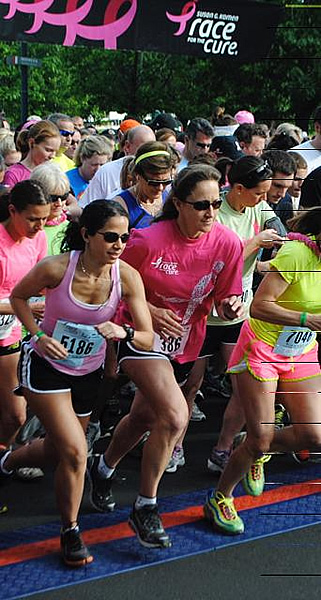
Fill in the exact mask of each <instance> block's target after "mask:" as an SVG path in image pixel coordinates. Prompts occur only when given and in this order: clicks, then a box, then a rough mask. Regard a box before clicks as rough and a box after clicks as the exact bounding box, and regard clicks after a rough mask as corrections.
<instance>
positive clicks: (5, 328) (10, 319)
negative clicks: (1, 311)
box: [0, 298, 18, 340]
mask: <svg viewBox="0 0 321 600" xmlns="http://www.w3.org/2000/svg"><path fill="white" fill-rule="evenodd" d="M7 302H9V298H1V300H0V304H6V303H7ZM17 325H18V320H17V317H16V316H15V315H0V340H5V339H6V338H7V337H9V336H10V334H11V331H12V329H13V327H16V326H17Z"/></svg>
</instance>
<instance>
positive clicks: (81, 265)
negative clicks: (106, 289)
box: [79, 255, 110, 283]
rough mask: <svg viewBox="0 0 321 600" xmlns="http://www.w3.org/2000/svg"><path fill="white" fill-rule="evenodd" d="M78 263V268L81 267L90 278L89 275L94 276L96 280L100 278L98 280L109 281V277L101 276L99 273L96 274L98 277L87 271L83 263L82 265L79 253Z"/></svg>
mask: <svg viewBox="0 0 321 600" xmlns="http://www.w3.org/2000/svg"><path fill="white" fill-rule="evenodd" d="M79 263H80V268H81V270H82V272H83V273H84V274H85V275H87V277H90V278H91V277H94V279H96V280H97V279H100V280H104V281H108V282H109V283H110V277H101V276H100V275H98V277H97V276H96V275H93V273H89V271H87V270H86V269H85V265H84V263H83V259H82V256H81V255H80V257H79Z"/></svg>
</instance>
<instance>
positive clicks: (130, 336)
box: [122, 325, 135, 342]
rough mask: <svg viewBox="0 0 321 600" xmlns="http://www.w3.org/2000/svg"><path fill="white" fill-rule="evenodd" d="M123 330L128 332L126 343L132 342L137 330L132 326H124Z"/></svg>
mask: <svg viewBox="0 0 321 600" xmlns="http://www.w3.org/2000/svg"><path fill="white" fill-rule="evenodd" d="M122 328H123V329H125V331H126V337H125V342H131V341H132V339H133V338H134V335H135V329H133V328H132V327H130V325H122Z"/></svg>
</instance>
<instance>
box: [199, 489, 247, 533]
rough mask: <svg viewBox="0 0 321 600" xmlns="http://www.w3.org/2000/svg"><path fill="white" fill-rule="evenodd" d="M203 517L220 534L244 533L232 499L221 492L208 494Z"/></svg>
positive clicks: (242, 524)
mask: <svg viewBox="0 0 321 600" xmlns="http://www.w3.org/2000/svg"><path fill="white" fill-rule="evenodd" d="M204 516H205V518H206V519H207V520H208V521H210V522H211V523H212V524H213V525H214V527H215V528H216V529H218V530H219V531H220V532H221V533H227V534H229V535H238V534H239V533H243V532H244V523H243V521H242V519H241V517H239V516H238V514H237V511H236V508H235V506H234V499H233V498H227V497H226V496H224V494H222V492H214V491H212V492H209V493H208V496H207V500H206V503H205V505H204Z"/></svg>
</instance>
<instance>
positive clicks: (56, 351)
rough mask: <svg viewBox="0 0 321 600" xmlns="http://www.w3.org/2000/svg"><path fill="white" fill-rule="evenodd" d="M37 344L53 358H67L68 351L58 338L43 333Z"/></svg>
mask: <svg viewBox="0 0 321 600" xmlns="http://www.w3.org/2000/svg"><path fill="white" fill-rule="evenodd" d="M37 345H38V346H39V348H41V350H42V352H43V353H44V354H45V355H46V356H48V357H49V358H53V359H55V360H63V359H64V358H67V356H68V352H67V350H66V348H65V346H63V345H62V344H61V343H60V342H58V340H55V339H54V338H52V337H50V336H49V335H42V336H41V337H40V338H39V339H38V341H37Z"/></svg>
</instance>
